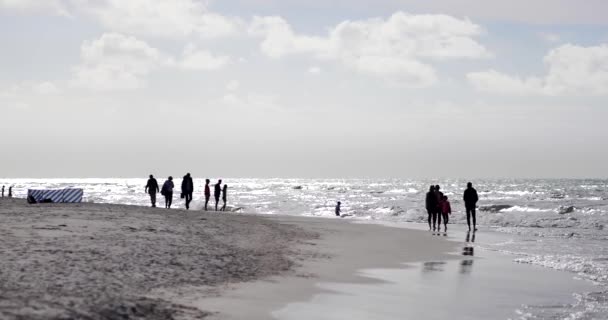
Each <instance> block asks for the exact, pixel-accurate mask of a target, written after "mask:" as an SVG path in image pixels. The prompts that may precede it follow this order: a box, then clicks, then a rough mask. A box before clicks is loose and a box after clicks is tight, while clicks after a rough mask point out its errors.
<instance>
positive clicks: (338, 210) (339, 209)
mask: <svg viewBox="0 0 608 320" xmlns="http://www.w3.org/2000/svg"><path fill="white" fill-rule="evenodd" d="M341 205H342V202H340V201H338V203H337V204H336V217H339V216H340V213H341V212H342V208H340V206H341Z"/></svg>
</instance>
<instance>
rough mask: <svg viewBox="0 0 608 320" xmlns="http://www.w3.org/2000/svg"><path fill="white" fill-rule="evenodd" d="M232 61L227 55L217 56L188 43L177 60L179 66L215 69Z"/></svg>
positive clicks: (193, 68) (195, 68)
mask: <svg viewBox="0 0 608 320" xmlns="http://www.w3.org/2000/svg"><path fill="white" fill-rule="evenodd" d="M230 63H232V59H231V58H230V57H229V56H217V55H214V54H212V53H211V52H209V51H206V50H199V49H197V48H196V46H194V45H193V44H188V45H187V46H186V48H185V49H184V53H183V55H182V58H181V60H180V62H179V66H180V67H182V68H184V69H192V70H217V69H221V68H223V67H225V66H226V65H228V64H230Z"/></svg>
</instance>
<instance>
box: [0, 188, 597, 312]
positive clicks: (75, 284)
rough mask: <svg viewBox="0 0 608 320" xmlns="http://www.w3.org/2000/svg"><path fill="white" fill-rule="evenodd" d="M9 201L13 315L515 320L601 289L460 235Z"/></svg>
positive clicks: (1, 227)
mask: <svg viewBox="0 0 608 320" xmlns="http://www.w3.org/2000/svg"><path fill="white" fill-rule="evenodd" d="M0 204H1V205H0V254H1V259H0V270H1V273H0V279H2V281H1V282H0V286H1V287H0V290H1V292H2V294H1V295H0V318H3V319H4V318H6V319H65V318H75V319H203V318H204V319H271V318H276V319H341V318H351V319H370V318H374V319H397V318H404V317H406V318H407V317H417V318H421V319H445V318H446V317H449V316H451V315H454V313H457V314H458V317H455V318H458V319H484V318H485V319H487V318H488V317H491V318H498V319H509V318H516V317H520V318H523V317H524V316H525V314H526V312H530V310H529V307H526V308H524V307H523V306H524V305H525V306H531V307H534V306H547V305H549V306H554V307H555V306H558V305H561V306H566V305H569V304H570V305H572V304H576V303H577V301H576V299H575V296H574V295H573V293H574V292H581V291H588V290H591V284H589V283H587V282H585V281H582V280H575V279H573V276H574V274H572V273H566V272H559V271H554V270H550V269H546V268H541V267H536V266H530V265H524V264H516V263H514V262H512V260H513V258H512V257H508V256H505V255H502V254H498V253H495V252H484V251H481V252H480V251H479V250H477V251H474V253H473V254H470V253H472V252H471V251H469V250H470V249H464V248H473V247H475V245H476V244H475V243H476V242H474V241H475V239H473V241H471V239H470V238H469V239H468V241H465V240H466V239H465V235H466V233H465V232H464V231H463V230H462V228H461V227H454V228H453V231H452V230H450V232H448V233H447V234H445V235H444V234H433V233H430V232H428V231H425V230H416V228H420V226H419V225H418V226H416V225H414V226H410V227H408V228H402V227H395V226H392V227H389V226H384V225H370V224H361V223H352V222H351V221H348V219H340V218H309V217H293V216H280V215H276V216H260V215H247V214H234V213H216V212H203V211H200V210H193V211H185V210H165V209H157V208H145V207H138V206H124V205H111V204H90V203H83V204H71V205H69V204H39V205H28V204H26V202H25V201H24V200H22V199H6V198H4V199H2V200H0ZM401 226H403V225H401ZM476 237H477V243H479V242H480V241H493V242H497V243H498V242H500V241H502V239H501V235H500V234H494V235H492V233H483V232H479V233H477V235H476ZM463 246H464V248H463ZM464 252H466V254H465V255H463V253H464ZM554 309H555V310H561V309H559V308H554ZM540 310H543V312H544V310H546V308H541V309H540ZM518 312H519V313H518ZM560 312H562V311H560ZM564 312H566V311H564ZM564 317H565V316H564ZM564 317H562V318H564ZM554 318H555V319H558V318H560V317H559V316H556V317H554ZM547 319H551V318H547Z"/></svg>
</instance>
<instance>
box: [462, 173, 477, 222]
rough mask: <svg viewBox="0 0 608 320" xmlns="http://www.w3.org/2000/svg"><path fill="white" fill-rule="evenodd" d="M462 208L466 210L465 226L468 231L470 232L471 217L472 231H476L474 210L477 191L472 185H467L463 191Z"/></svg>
mask: <svg viewBox="0 0 608 320" xmlns="http://www.w3.org/2000/svg"><path fill="white" fill-rule="evenodd" d="M462 200H464V207H465V209H466V210H467V224H468V225H469V231H471V216H473V231H477V221H476V219H475V208H476V207H477V201H478V200H479V197H478V196H477V190H475V189H473V184H472V183H470V182H469V183H467V189H466V190H465V191H464V196H463V197H462Z"/></svg>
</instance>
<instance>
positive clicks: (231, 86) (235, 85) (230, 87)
mask: <svg viewBox="0 0 608 320" xmlns="http://www.w3.org/2000/svg"><path fill="white" fill-rule="evenodd" d="M240 86H241V83H240V82H238V81H237V80H232V81H230V82H228V83H227V84H226V90H227V91H231V92H232V91H237V90H238V89H239V88H240Z"/></svg>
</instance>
